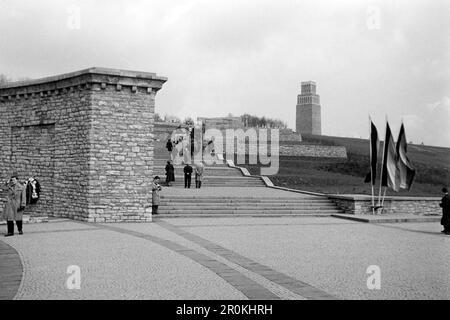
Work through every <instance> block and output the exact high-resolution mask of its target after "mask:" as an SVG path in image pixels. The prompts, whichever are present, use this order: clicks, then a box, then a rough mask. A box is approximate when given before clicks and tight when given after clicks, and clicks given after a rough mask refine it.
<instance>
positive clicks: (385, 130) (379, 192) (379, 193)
mask: <svg viewBox="0 0 450 320" xmlns="http://www.w3.org/2000/svg"><path fill="white" fill-rule="evenodd" d="M386 132H387V115H386V128H385V129H384V142H383V156H382V158H381V176H380V190H379V191H378V206H381V201H380V200H381V189H382V186H381V184H382V183H383V166H384V151H385V149H386ZM385 191H386V190H385Z"/></svg>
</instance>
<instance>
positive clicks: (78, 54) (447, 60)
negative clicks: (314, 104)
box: [0, 0, 450, 147]
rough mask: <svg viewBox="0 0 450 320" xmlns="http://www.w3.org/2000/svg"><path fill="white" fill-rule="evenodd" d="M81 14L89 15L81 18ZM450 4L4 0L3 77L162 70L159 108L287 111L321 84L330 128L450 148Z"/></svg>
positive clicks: (0, 19)
mask: <svg viewBox="0 0 450 320" xmlns="http://www.w3.org/2000/svg"><path fill="white" fill-rule="evenodd" d="M78 13H79V15H78ZM449 21H450V1H446V0H433V1H427V0H413V1H411V0H405V1H396V0H392V1H375V0H372V1H361V0H354V1H334V0H329V1H325V0H311V1H300V0H295V1H293V0H291V1H287V0H276V1H275V0H271V1H267V0H254V1H250V0H239V1H234V0H224V1H220V0H219V1H216V0H193V1H188V0H183V1H181V0H180V1H168V0H164V1H162V0H161V1H149V0H147V1H132V0H131V1H130V0H126V1H119V0H98V1H94V0H89V1H87V0H86V1H77V0H71V1H64V0H62V1H61V0H58V1H56V0H55V1H29V0H26V1H24V0H11V1H10V0H0V73H3V74H6V75H8V76H10V77H13V78H20V77H31V78H39V77H43V76H49V75H55V74H59V73H65V72H71V71H75V70H78V69H84V68H88V67H93V66H97V67H111V68H121V69H131V70H139V71H149V72H156V73H157V74H158V75H160V76H165V77H168V79H169V80H168V82H167V83H166V84H165V85H164V87H163V89H162V90H161V91H159V93H158V95H157V97H156V111H157V112H159V113H160V114H161V115H164V114H173V115H177V116H179V117H181V118H184V117H185V116H188V115H189V116H192V117H194V118H195V117H197V116H226V115H227V114H228V113H232V114H234V115H241V114H243V113H250V114H255V115H259V116H263V115H265V116H269V117H274V118H279V119H281V120H284V121H286V122H287V123H288V125H289V127H291V128H295V106H296V99H297V95H298V94H299V93H300V83H301V82H302V81H308V80H313V81H316V82H317V91H318V94H320V97H321V104H322V132H323V134H326V135H338V136H349V137H364V138H367V137H368V135H369V132H368V115H369V114H370V115H372V118H373V119H374V122H375V124H376V125H377V126H378V129H379V132H380V133H381V136H382V137H383V136H384V122H385V120H384V119H385V116H386V115H387V116H388V119H389V123H390V124H391V128H392V130H393V132H394V134H395V135H396V134H397V132H398V129H399V125H400V121H401V119H402V118H403V120H404V122H405V127H406V135H407V139H408V141H410V140H412V141H414V142H415V143H421V142H424V143H425V144H431V145H439V146H446V147H450V120H449V119H450V89H449V88H450V46H449V39H450V34H449V33H450V23H449Z"/></svg>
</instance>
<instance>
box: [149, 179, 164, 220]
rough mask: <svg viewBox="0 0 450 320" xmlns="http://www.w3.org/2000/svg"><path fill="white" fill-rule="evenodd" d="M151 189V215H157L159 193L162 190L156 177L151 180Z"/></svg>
mask: <svg viewBox="0 0 450 320" xmlns="http://www.w3.org/2000/svg"><path fill="white" fill-rule="evenodd" d="M151 188H152V214H158V206H159V203H160V198H159V192H160V191H161V190H162V188H161V186H160V184H159V177H158V176H156V177H154V178H153V182H152V184H151Z"/></svg>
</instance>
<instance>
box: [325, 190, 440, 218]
mask: <svg viewBox="0 0 450 320" xmlns="http://www.w3.org/2000/svg"><path fill="white" fill-rule="evenodd" d="M328 198H329V199H330V200H332V201H333V202H334V203H335V204H336V205H337V206H338V207H339V208H341V209H342V210H344V211H345V212H346V213H348V214H372V198H371V197H370V196H366V195H342V196H341V195H331V196H328ZM440 200H441V198H439V197H386V198H385V200H384V204H383V214H399V213H401V214H414V215H424V216H427V215H439V214H441V213H442V209H441V207H439V203H440ZM377 204H378V201H377V198H375V205H377Z"/></svg>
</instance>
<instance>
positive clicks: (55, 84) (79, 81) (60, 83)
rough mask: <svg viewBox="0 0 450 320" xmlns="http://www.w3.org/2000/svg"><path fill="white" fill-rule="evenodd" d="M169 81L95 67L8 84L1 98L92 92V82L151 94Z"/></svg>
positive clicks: (162, 78) (4, 85)
mask: <svg viewBox="0 0 450 320" xmlns="http://www.w3.org/2000/svg"><path fill="white" fill-rule="evenodd" d="M166 81H167V78H166V77H160V76H157V75H156V74H155V73H151V72H142V71H131V70H120V69H109V68H98V67H92V68H88V69H84V70H80V71H74V72H70V73H65V74H60V75H56V76H50V77H45V78H40V79H33V80H26V81H16V82H10V83H5V84H2V85H0V96H1V97H6V98H7V99H10V98H12V97H14V98H20V96H21V95H23V96H24V97H25V96H27V95H28V94H33V93H40V92H41V93H47V94H51V93H53V94H58V93H59V90H60V89H65V88H78V89H83V88H85V89H90V88H91V85H90V84H93V83H94V84H98V85H99V86H103V87H105V86H106V85H107V84H109V85H115V86H121V87H123V86H128V87H132V88H133V87H135V88H138V87H141V88H142V87H143V88H147V89H148V88H151V89H152V90H147V93H151V92H157V91H158V90H159V89H161V87H162V85H163V83H164V82H166ZM41 95H42V94H41Z"/></svg>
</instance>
